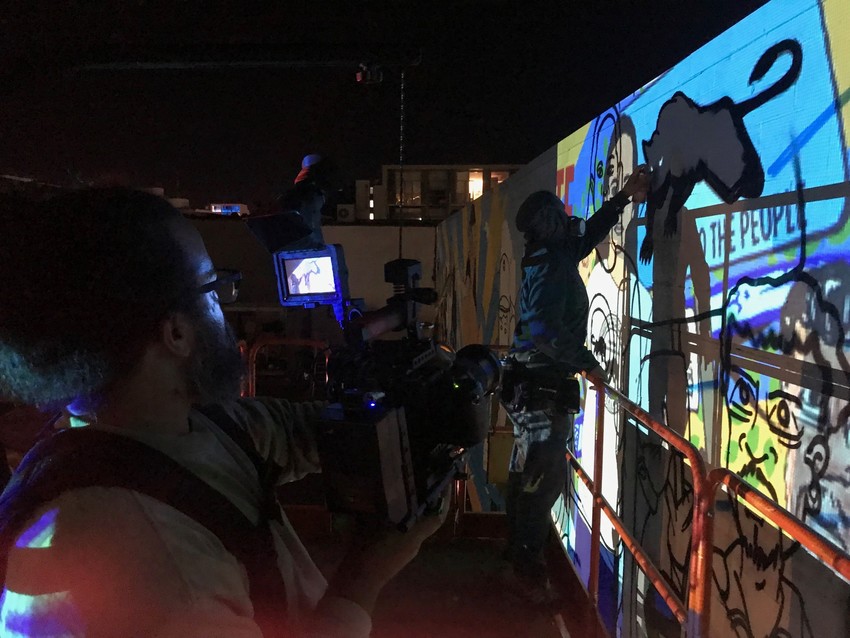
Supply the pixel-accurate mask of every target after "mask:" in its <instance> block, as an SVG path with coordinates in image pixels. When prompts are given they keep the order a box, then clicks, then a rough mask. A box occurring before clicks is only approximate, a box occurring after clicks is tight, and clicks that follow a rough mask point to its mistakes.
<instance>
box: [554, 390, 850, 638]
mask: <svg viewBox="0 0 850 638" xmlns="http://www.w3.org/2000/svg"><path fill="white" fill-rule="evenodd" d="M588 378H589V379H590V381H591V382H592V383H593V386H594V389H595V390H596V401H597V404H596V441H595V448H594V449H595V457H594V467H593V478H591V477H590V476H589V475H588V473H587V471H586V470H585V469H584V468H583V467H582V466H581V464H580V463H579V462H578V460H577V459H576V458H575V456H573V454H572V453H570V452H569V451H567V459H568V460H569V462H570V464H571V465H572V467H573V469H574V470H575V471H576V474H577V475H578V476H579V478H580V479H581V481H582V482H583V483H584V484H585V485H586V486H587V488H588V490H590V492H591V494H592V495H593V510H592V515H591V548H590V551H591V558H590V580H589V583H588V593H589V594H590V597H591V601H592V602H593V604H594V605H598V602H599V556H600V548H601V537H600V533H599V531H600V530H599V527H600V517H601V515H602V514H605V516H606V517H607V518H608V519H609V520H610V522H611V524H612V526H613V527H614V529H615V530H616V532H617V533H618V534H619V535H620V538H621V539H622V540H623V543H624V544H625V546H626V547H627V548H628V550H629V551H630V552H631V553H632V555H633V556H634V558H635V561H636V562H637V563H638V565H639V566H640V568H641V569H642V570H643V571H644V573H645V574H646V575H647V577H648V578H649V580H650V581H651V582H652V585H653V586H654V587H655V589H656V591H658V593H659V594H660V595H661V596H662V597H663V598H664V600H665V602H666V603H667V605H668V606H669V607H670V610H671V611H672V612H673V614H674V615H675V616H676V618H677V619H678V620H679V622H681V623H682V624H683V625H684V626H685V630H686V632H685V635H686V636H688V637H689V638H707V637H708V636H709V626H710V622H709V621H710V614H711V597H710V596H711V582H712V571H711V570H712V565H711V556H712V552H713V547H712V541H713V535H714V503H715V494H716V492H717V489H718V487H719V486H720V485H723V486H725V487H726V489H728V490H729V491H730V492H731V493H732V494H734V495H735V496H736V497H737V498H740V499H741V500H743V501H744V502H745V503H746V504H747V505H748V506H749V507H750V508H752V509H753V510H755V512H756V513H757V514H759V515H761V516H763V517H764V518H766V519H767V520H769V521H771V522H772V523H773V524H774V525H776V526H777V527H778V528H779V529H781V530H782V532H783V533H785V534H786V535H787V536H788V537H790V538H791V539H793V540H795V541H798V542H799V543H800V544H801V545H802V546H803V547H805V548H806V549H807V550H809V551H810V552H811V553H812V554H813V555H814V556H816V557H817V558H818V559H819V560H820V561H821V562H823V563H824V564H825V565H827V566H829V567H831V568H832V569H833V570H834V571H835V573H836V574H838V575H839V576H841V577H842V578H844V579H845V580H847V581H848V582H850V555H848V554H846V553H845V552H844V551H842V550H841V549H840V548H839V547H838V546H836V545H835V544H833V543H832V542H830V541H829V540H827V539H825V538H824V537H823V536H821V535H820V534H818V533H817V532H815V531H813V530H812V529H810V528H808V527H806V525H805V524H804V523H803V522H802V521H800V520H799V519H798V518H797V517H795V516H794V515H793V514H791V513H790V512H788V511H787V510H785V509H784V508H782V507H781V506H780V505H778V504H777V503H775V502H774V501H772V500H771V499H769V498H767V497H766V496H764V495H763V494H762V493H761V492H759V491H758V490H756V489H754V488H752V487H751V486H749V485H748V484H747V483H745V482H744V480H743V479H742V478H741V477H739V476H738V475H737V474H734V473H733V472H730V471H729V470H727V469H725V468H717V469H714V470H712V471H711V472H707V471H706V466H705V463H704V461H703V458H702V456H701V455H700V453H699V452H698V451H697V449H696V448H695V447H694V446H693V445H691V443H689V442H688V441H686V440H685V439H684V438H682V437H681V436H679V435H678V434H676V433H675V432H673V431H672V430H670V429H669V428H667V427H666V426H665V425H663V424H662V423H661V422H659V421H657V420H656V419H654V418H653V417H652V416H650V415H649V414H648V413H647V412H646V411H645V410H644V409H642V408H641V407H640V406H638V405H637V404H635V403H633V402H632V401H631V400H629V399H628V397H626V396H625V395H624V394H623V393H621V392H620V391H619V390H617V389H616V388H613V387H611V386H610V385H608V384H607V383H605V382H604V381H603V380H602V379H599V378H597V377H595V376H592V375H588ZM606 394H607V395H608V396H610V397H612V398H614V399H616V400H617V401H618V403H619V405H620V408H621V409H622V410H624V411H625V412H627V413H629V414H631V415H632V416H633V417H634V418H635V419H636V420H637V421H638V422H639V423H641V424H642V425H643V426H644V427H646V428H648V429H650V430H652V431H653V432H655V433H656V434H657V435H658V436H659V437H660V438H661V439H662V440H663V441H665V442H666V443H667V444H668V445H669V446H670V447H672V448H673V449H675V450H676V451H678V452H679V453H681V454H682V455H683V456H684V457H685V458H686V459H687V461H688V463H689V464H690V467H691V474H692V478H693V499H694V502H693V523H692V527H691V559H690V565H689V572H688V592H687V599H686V600H681V599H680V598H679V597H678V596H677V595H676V594H675V593H674V592H673V591H672V590H671V588H670V586H669V585H668V583H667V581H666V580H665V578H664V577H663V576H662V575H661V573H660V572H659V570H658V568H657V567H656V566H655V565H654V564H653V563H652V561H651V559H650V558H649V555H648V554H647V552H646V550H644V549H643V548H642V547H641V545H640V543H639V542H638V541H637V540H636V539H635V538H634V536H632V534H631V533H630V532H629V531H628V530H627V529H626V527H625V525H624V524H623V522H622V520H621V519H620V518H619V516H618V515H617V513H616V511H615V510H614V508H613V507H612V506H611V504H610V503H609V502H608V501H607V500H606V499H605V497H604V496H603V494H602V451H603V450H602V447H603V441H604V435H605V424H604V414H605V395H606Z"/></svg>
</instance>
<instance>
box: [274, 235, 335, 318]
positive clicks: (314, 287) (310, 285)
mask: <svg viewBox="0 0 850 638" xmlns="http://www.w3.org/2000/svg"><path fill="white" fill-rule="evenodd" d="M275 273H276V275H277V285H278V292H279V293H280V303H281V305H283V306H308V307H309V306H314V305H318V304H327V305H333V306H337V305H341V304H342V303H343V301H344V300H345V299H347V298H348V272H347V270H346V268H345V257H344V256H343V252H342V246H339V245H338V244H330V245H325V246H321V247H319V248H307V249H299V250H281V251H279V252H277V253H276V254H275Z"/></svg>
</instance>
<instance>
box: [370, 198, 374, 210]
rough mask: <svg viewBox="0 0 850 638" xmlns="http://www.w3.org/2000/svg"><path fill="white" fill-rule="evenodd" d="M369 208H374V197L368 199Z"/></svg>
mask: <svg viewBox="0 0 850 638" xmlns="http://www.w3.org/2000/svg"><path fill="white" fill-rule="evenodd" d="M369 208H375V200H374V199H370V200H369Z"/></svg>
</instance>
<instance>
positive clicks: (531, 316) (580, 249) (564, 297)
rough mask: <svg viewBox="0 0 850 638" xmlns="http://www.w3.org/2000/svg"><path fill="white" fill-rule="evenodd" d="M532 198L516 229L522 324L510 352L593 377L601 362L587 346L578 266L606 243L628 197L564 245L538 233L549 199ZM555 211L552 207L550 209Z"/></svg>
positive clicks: (618, 200) (596, 215)
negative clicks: (521, 236)
mask: <svg viewBox="0 0 850 638" xmlns="http://www.w3.org/2000/svg"><path fill="white" fill-rule="evenodd" d="M544 193H545V192H544V191H541V192H540V193H534V194H533V195H531V196H529V198H528V199H526V201H525V202H523V205H522V206H520V209H519V211H518V212H517V228H518V229H519V230H520V231H523V232H525V236H526V246H525V255H524V256H523V259H522V285H521V286H520V293H519V321H518V322H517V325H516V329H515V330H514V341H513V347H512V352H513V353H514V355H515V356H516V357H517V358H518V359H520V360H523V361H528V362H540V363H543V362H557V363H558V364H560V365H561V366H562V367H564V368H565V370H566V371H567V372H568V373H571V374H574V373H576V372H579V371H582V370H585V371H589V370H592V369H593V368H595V367H596V366H598V365H599V362H598V361H597V360H596V358H595V357H594V356H593V354H592V353H591V352H590V350H588V349H587V347H586V346H585V345H584V343H585V340H586V339H587V319H588V313H589V310H590V304H589V302H588V298H587V290H586V288H585V284H584V281H583V280H582V278H581V274H580V273H579V270H578V264H579V262H581V260H582V259H584V258H585V257H587V256H588V255H589V254H590V252H591V251H592V250H593V249H594V248H595V247H596V245H597V244H599V243H600V242H601V241H602V240H604V239H605V237H606V235H607V234H608V233H609V232H610V231H611V228H613V227H614V225H615V224H616V223H617V219H618V217H619V215H620V213H621V212H622V210H623V207H624V206H625V205H626V204H627V203H628V198H627V197H625V196H624V195H617V196H615V197H613V198H612V199H610V200H609V201H607V202H605V203H604V204H603V205H602V206H601V207H600V209H599V210H598V211H596V212H595V213H594V214H593V215H592V216H591V217H590V218H589V219H588V220H587V222H586V226H585V232H584V235H582V236H580V237H579V236H567V238H566V240H565V241H564V242H563V243H561V244H556V243H554V242H551V241H547V239H546V236H545V235H544V236H542V237H541V236H540V232H539V231H540V227H539V226H537V227H536V228H535V223H536V222H537V221H539V219H535V216H537V215H539V211H540V210H541V207H542V206H543V205H545V204H546V202H545V200H546V196H548V197H549V198H554V199H555V200H557V205H559V206H563V204H562V203H561V201H560V199H558V198H557V197H556V196H555V195H553V194H552V193H545V195H544ZM550 205H551V204H550Z"/></svg>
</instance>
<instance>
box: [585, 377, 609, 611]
mask: <svg viewBox="0 0 850 638" xmlns="http://www.w3.org/2000/svg"><path fill="white" fill-rule="evenodd" d="M588 380H591V379H590V377H588ZM592 382H593V389H594V390H595V391H596V438H595V441H594V446H593V494H592V497H593V509H592V510H591V518H590V579H589V582H588V591H589V593H590V599H591V601H592V602H593V605H594V606H595V607H597V608H598V607H599V552H600V547H601V542H600V540H601V539H600V538H599V535H600V531H599V528H600V515H601V507H600V505H599V501H598V499H597V497H599V496H602V451H603V449H604V444H605V388H604V387H603V385H602V382H601V381H598V380H597V379H595V378H593V379H592Z"/></svg>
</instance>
